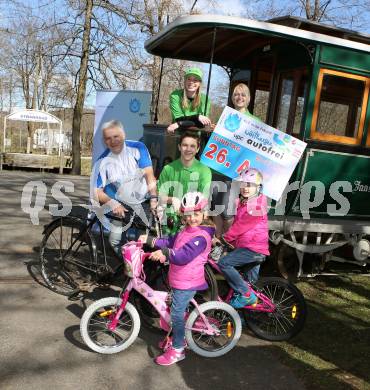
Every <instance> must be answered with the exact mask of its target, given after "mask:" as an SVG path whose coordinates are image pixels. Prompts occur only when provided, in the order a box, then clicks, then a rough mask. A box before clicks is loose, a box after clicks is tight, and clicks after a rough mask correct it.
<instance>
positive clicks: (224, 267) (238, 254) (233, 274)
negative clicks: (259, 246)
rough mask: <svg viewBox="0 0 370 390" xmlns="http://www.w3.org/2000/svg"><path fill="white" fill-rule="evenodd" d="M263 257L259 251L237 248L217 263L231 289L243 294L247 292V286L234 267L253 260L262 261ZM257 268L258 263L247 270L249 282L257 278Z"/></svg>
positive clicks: (258, 267)
mask: <svg viewBox="0 0 370 390" xmlns="http://www.w3.org/2000/svg"><path fill="white" fill-rule="evenodd" d="M264 259H265V256H264V255H262V254H260V253H256V252H253V251H251V250H249V249H247V248H238V249H235V250H233V251H232V252H231V253H229V254H228V255H226V256H225V257H223V258H222V259H221V260H220V261H219V262H218V265H219V267H220V269H221V271H222V273H223V274H224V276H225V279H226V280H227V281H228V283H229V284H230V286H231V287H232V289H233V290H234V291H235V292H238V293H240V294H245V293H246V292H248V286H247V284H246V282H245V281H244V279H243V278H242V276H241V275H240V273H239V272H238V271H237V270H236V269H235V267H238V266H242V265H245V264H248V263H253V262H255V261H259V262H262V261H263V260H264ZM259 269H260V266H259V264H258V265H256V266H255V267H253V268H252V269H250V270H249V271H248V280H249V281H250V282H252V283H253V282H256V281H257V280H258V273H259Z"/></svg>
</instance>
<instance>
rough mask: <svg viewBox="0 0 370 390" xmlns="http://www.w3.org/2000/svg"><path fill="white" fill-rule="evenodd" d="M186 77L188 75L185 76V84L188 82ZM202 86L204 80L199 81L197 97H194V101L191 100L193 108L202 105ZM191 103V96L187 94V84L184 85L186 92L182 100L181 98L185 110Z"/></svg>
mask: <svg viewBox="0 0 370 390" xmlns="http://www.w3.org/2000/svg"><path fill="white" fill-rule="evenodd" d="M186 79H187V77H185V80H184V84H185V83H186ZM201 86H202V82H201V81H200V82H199V87H198V89H197V92H195V97H194V99H193V101H192V102H191V108H192V109H193V110H196V109H197V108H198V107H200V100H201V99H200V96H201V95H200V88H201ZM189 105H190V100H189V98H188V97H187V96H186V89H185V85H184V93H183V96H182V100H181V107H182V108H183V109H184V110H187V109H188V108H189Z"/></svg>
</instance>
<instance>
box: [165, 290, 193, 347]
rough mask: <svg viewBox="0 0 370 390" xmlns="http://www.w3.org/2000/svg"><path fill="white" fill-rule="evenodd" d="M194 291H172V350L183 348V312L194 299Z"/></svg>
mask: <svg viewBox="0 0 370 390" xmlns="http://www.w3.org/2000/svg"><path fill="white" fill-rule="evenodd" d="M195 293H196V291H194V290H178V289H177V288H173V289H172V305H171V322H172V346H173V347H174V348H183V347H184V338H185V319H184V314H185V310H186V308H187V307H188V304H189V302H190V301H191V299H192V298H193V297H194V295H195Z"/></svg>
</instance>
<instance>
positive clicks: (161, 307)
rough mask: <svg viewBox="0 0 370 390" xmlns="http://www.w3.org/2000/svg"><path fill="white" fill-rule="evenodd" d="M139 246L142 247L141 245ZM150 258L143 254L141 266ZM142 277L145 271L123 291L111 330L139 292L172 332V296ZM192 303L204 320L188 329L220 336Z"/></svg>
mask: <svg viewBox="0 0 370 390" xmlns="http://www.w3.org/2000/svg"><path fill="white" fill-rule="evenodd" d="M126 245H129V244H126ZM126 245H125V246H126ZM139 245H140V246H142V244H141V243H140V244H139ZM149 256H150V253H142V254H141V260H142V262H141V265H142V264H143V263H144V261H145V260H146V259H148V258H149ZM142 275H143V271H141V272H140V275H139V276H135V275H133V277H132V279H131V280H130V282H129V283H128V285H127V287H126V288H125V289H124V290H122V292H121V297H122V303H121V305H120V307H119V309H118V310H117V312H116V313H115V314H114V315H112V320H111V322H110V323H109V325H108V329H109V330H111V331H114V330H115V328H116V326H117V323H118V320H119V318H120V316H121V314H122V312H123V311H124V310H125V307H126V304H127V302H128V299H129V296H130V292H131V291H132V290H135V291H137V292H138V293H139V294H140V295H141V296H142V297H144V298H145V299H146V300H147V301H148V302H149V303H150V304H151V305H152V306H153V307H154V308H155V309H156V311H157V312H158V314H159V315H160V326H161V328H162V329H163V330H165V331H166V332H168V331H170V330H171V325H170V324H171V313H170V308H169V306H168V304H167V302H168V300H169V295H170V294H169V293H168V292H166V291H158V290H153V289H152V288H151V287H150V286H149V285H148V284H147V283H145V275H144V276H142ZM190 302H191V303H192V304H193V305H194V307H195V310H197V311H198V313H199V315H200V317H201V318H202V321H197V322H196V327H195V328H186V329H189V330H193V331H198V332H202V333H203V334H206V335H210V336H212V335H219V333H220V332H219V331H218V329H215V328H214V326H212V324H211V323H210V322H209V321H208V319H207V317H206V316H205V315H204V314H203V313H202V312H201V311H200V310H199V309H198V308H199V306H198V304H197V302H196V301H195V300H194V299H192V300H191V301H190ZM213 325H214V324H213Z"/></svg>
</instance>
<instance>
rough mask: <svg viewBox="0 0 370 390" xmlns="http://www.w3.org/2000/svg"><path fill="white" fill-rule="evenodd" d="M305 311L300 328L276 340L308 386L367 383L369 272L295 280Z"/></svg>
mask: <svg viewBox="0 0 370 390" xmlns="http://www.w3.org/2000/svg"><path fill="white" fill-rule="evenodd" d="M297 286H298V287H299V289H300V290H301V291H302V292H303V294H304V296H305V298H306V301H307V305H308V316H307V320H306V325H305V328H304V329H303V331H302V332H301V333H300V334H299V335H298V336H296V337H295V338H293V339H292V340H290V341H289V342H283V343H280V344H274V345H273V347H272V348H273V349H274V350H275V351H276V352H277V354H278V355H279V358H280V360H281V361H283V362H284V363H285V364H286V365H288V366H290V367H292V368H293V370H294V371H296V374H297V376H298V377H299V378H300V379H301V380H302V381H303V383H304V384H305V385H306V387H307V389H325V390H327V389H335V390H340V389H370V277H368V276H365V275H355V276H353V275H351V276H345V277H343V276H341V277H321V278H317V279H313V280H310V281H301V282H299V283H298V284H297Z"/></svg>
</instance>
